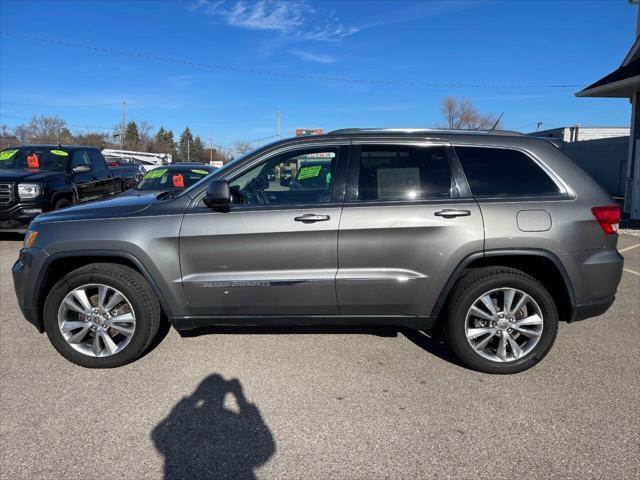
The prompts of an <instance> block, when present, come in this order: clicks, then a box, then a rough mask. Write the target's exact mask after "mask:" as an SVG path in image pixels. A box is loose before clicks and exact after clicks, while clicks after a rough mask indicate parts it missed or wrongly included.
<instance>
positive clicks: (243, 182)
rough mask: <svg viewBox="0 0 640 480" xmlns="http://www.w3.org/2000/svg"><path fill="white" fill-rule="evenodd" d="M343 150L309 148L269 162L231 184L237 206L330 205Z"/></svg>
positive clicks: (266, 161)
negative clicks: (337, 167) (336, 170)
mask: <svg viewBox="0 0 640 480" xmlns="http://www.w3.org/2000/svg"><path fill="white" fill-rule="evenodd" d="M339 154H340V147H324V148H307V149H304V150H294V151H291V152H286V153H282V154H280V155H276V156H275V157H272V158H269V159H268V160H265V161H264V162H262V163H260V164H259V165H257V166H255V167H253V168H252V169H251V170H249V171H248V172H245V173H244V174H242V175H241V176H240V177H238V178H236V179H235V180H232V181H231V182H230V184H229V186H230V188H231V194H232V196H233V203H236V204H242V205H252V206H253V205H296V204H299V205H302V204H312V203H326V202H328V201H329V200H330V199H331V187H332V185H333V181H334V179H335V169H336V165H337V162H338V157H339Z"/></svg>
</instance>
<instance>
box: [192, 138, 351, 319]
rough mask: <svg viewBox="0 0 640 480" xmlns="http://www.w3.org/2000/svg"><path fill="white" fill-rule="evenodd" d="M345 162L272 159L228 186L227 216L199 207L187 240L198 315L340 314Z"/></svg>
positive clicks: (283, 155)
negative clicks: (338, 294) (229, 203)
mask: <svg viewBox="0 0 640 480" xmlns="http://www.w3.org/2000/svg"><path fill="white" fill-rule="evenodd" d="M346 154H348V151H347V148H346V147H344V146H340V145H329V146H316V147H304V148H301V147H298V148H296V149H293V150H291V149H289V150H286V151H280V152H274V153H272V154H270V155H268V156H267V157H266V158H260V159H256V160H255V161H248V165H250V166H249V167H248V168H247V169H243V170H241V171H238V172H237V173H236V174H233V175H232V177H231V178H226V180H227V181H228V182H229V185H230V188H231V191H232V196H233V203H232V206H231V209H230V211H229V212H216V211H213V210H211V209H209V208H207V207H206V206H205V205H204V203H203V202H202V201H201V200H199V201H197V203H196V204H195V205H194V207H193V208H192V209H191V210H190V211H189V212H188V213H187V214H186V215H185V217H184V221H183V224H182V229H181V234H180V236H181V238H180V263H181V267H182V276H183V285H184V292H185V295H186V298H187V301H188V302H189V307H190V310H191V313H192V314H193V315H202V316H260V315H265V316H268V315H296V316H304V315H323V314H326V315H331V314H337V312H338V308H337V301H336V293H335V276H336V272H337V268H338V225H339V222H340V214H341V210H342V199H343V194H344V191H343V188H341V187H340V186H339V185H343V184H344V178H343V177H344V174H343V173H341V172H342V169H341V168H339V165H344V158H343V157H344V155H346ZM256 162H257V164H256ZM341 177H342V180H341Z"/></svg>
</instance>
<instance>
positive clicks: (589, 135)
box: [529, 127, 630, 142]
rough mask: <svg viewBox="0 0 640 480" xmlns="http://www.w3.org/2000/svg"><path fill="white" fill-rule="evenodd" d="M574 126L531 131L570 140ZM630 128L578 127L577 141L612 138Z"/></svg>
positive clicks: (540, 135) (548, 136)
mask: <svg viewBox="0 0 640 480" xmlns="http://www.w3.org/2000/svg"><path fill="white" fill-rule="evenodd" d="M574 128H575V127H560V128H552V129H549V130H541V131H539V132H531V133H529V135H531V136H534V137H546V138H558V139H560V140H564V141H565V142H571V141H572V138H573V131H574ZM629 132H630V129H629V128H627V127H579V128H578V141H579V142H580V141H583V140H596V139H599V138H612V137H623V136H628V135H629Z"/></svg>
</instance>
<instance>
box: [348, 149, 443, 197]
mask: <svg viewBox="0 0 640 480" xmlns="http://www.w3.org/2000/svg"><path fill="white" fill-rule="evenodd" d="M357 185H358V192H357V195H356V198H355V200H365V201H366V200H369V201H371V200H419V199H428V198H449V197H451V169H450V168H449V161H448V159H447V155H446V151H445V149H444V148H443V147H414V146H400V145H389V146H387V145H362V147H361V151H360V162H359V169H358V179H357Z"/></svg>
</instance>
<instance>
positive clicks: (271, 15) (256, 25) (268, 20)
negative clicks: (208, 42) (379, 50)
mask: <svg viewBox="0 0 640 480" xmlns="http://www.w3.org/2000/svg"><path fill="white" fill-rule="evenodd" d="M190 10H192V11H196V12H203V13H206V14H207V15H211V16H213V17H216V18H219V19H221V20H222V21H223V22H224V23H226V24H227V25H230V26H233V27H239V28H245V29H249V30H265V31H271V32H276V33H279V34H281V35H287V36H288V37H289V38H290V39H291V40H316V41H321V42H335V41H339V40H340V39H342V38H345V37H348V36H349V35H353V34H354V33H356V32H358V31H359V28H358V27H349V26H345V25H343V24H342V23H340V22H339V21H338V20H337V19H336V17H335V15H333V14H330V15H328V16H324V17H320V16H318V15H316V13H317V12H316V10H315V9H314V8H313V7H312V6H311V4H310V3H309V2H307V1H306V0H289V1H287V0H259V1H256V2H251V1H246V0H241V1H228V0H216V1H213V0H198V1H197V2H195V3H193V4H192V5H191V6H190Z"/></svg>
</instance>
